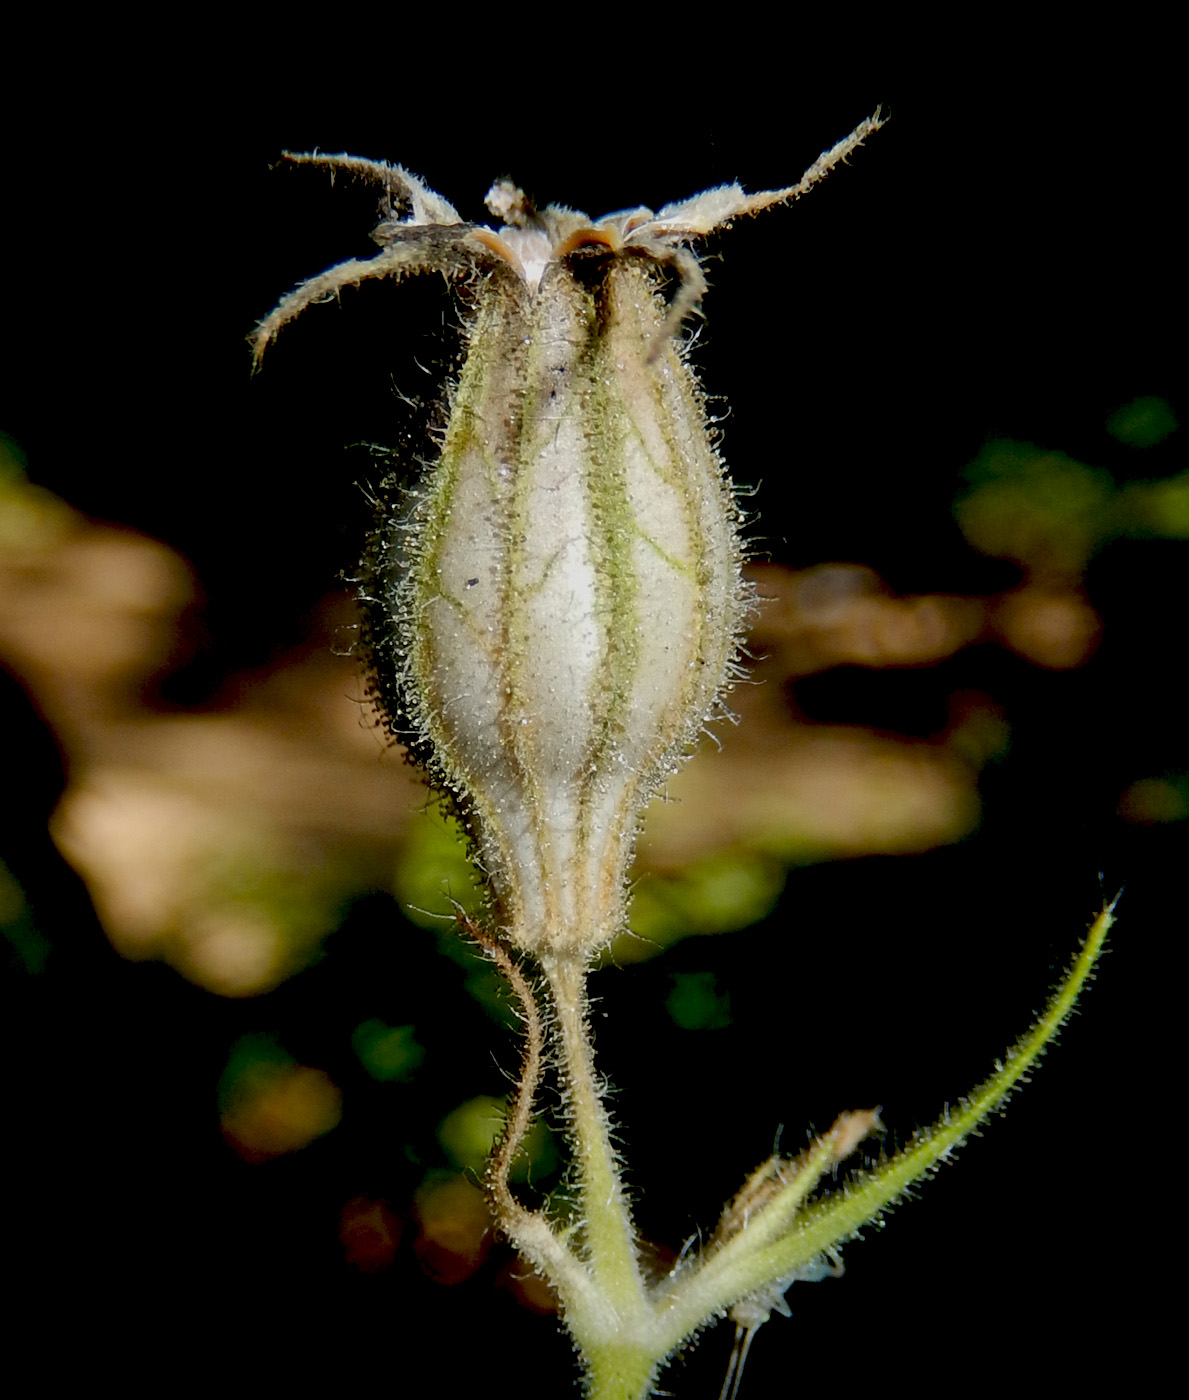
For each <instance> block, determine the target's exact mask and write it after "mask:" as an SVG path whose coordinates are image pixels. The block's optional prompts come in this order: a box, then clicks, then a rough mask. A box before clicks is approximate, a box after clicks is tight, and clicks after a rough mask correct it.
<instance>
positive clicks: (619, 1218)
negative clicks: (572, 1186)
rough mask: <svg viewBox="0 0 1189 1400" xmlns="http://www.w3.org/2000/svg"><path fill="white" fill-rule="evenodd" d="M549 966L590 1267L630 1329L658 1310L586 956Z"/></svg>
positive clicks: (547, 962) (544, 966) (549, 961)
mask: <svg viewBox="0 0 1189 1400" xmlns="http://www.w3.org/2000/svg"><path fill="white" fill-rule="evenodd" d="M541 970H542V972H543V973H544V974H545V979H546V981H547V982H548V984H549V992H550V998H551V1000H552V1002H553V1011H554V1016H555V1017H556V1020H555V1023H554V1036H555V1040H556V1043H557V1045H558V1047H559V1049H560V1051H561V1057H562V1071H563V1076H564V1082H565V1087H566V1093H567V1097H568V1109H569V1116H570V1131H571V1137H572V1140H573V1147H574V1153H575V1158H576V1165H577V1168H578V1184H579V1193H580V1197H581V1205H582V1220H583V1235H584V1239H585V1242H586V1253H587V1260H588V1265H589V1268H590V1272H591V1275H592V1277H593V1279H594V1281H595V1283H596V1285H597V1287H598V1290H599V1292H600V1293H602V1294H603V1296H604V1297H605V1298H606V1299H607V1300H608V1301H609V1302H610V1303H611V1306H612V1308H613V1309H614V1311H615V1313H616V1314H617V1318H618V1322H617V1325H618V1327H619V1328H620V1329H622V1330H624V1331H626V1332H627V1333H629V1334H630V1333H632V1332H634V1331H636V1329H637V1327H638V1326H639V1324H640V1323H641V1322H642V1321H643V1320H644V1318H645V1316H647V1315H650V1310H649V1307H648V1303H647V1301H646V1299H645V1295H644V1283H643V1280H642V1279H641V1277H640V1267H639V1259H638V1254H637V1250H636V1235H635V1230H634V1228H633V1226H632V1218H631V1213H630V1211H629V1210H628V1204H627V1200H626V1198H625V1196H624V1192H623V1183H622V1181H621V1179H620V1175H619V1164H618V1162H617V1161H616V1158H615V1149H614V1148H613V1147H612V1146H611V1136H610V1131H609V1129H610V1124H609V1122H608V1119H607V1110H606V1109H605V1108H604V1107H603V1101H602V1098H601V1096H600V1094H599V1091H598V1088H597V1087H596V1084H595V1073H594V1062H593V1051H592V1047H591V1038H590V1029H589V1026H588V1024H587V1020H586V974H587V968H586V965H585V962H584V961H582V960H579V959H575V958H567V957H564V956H563V957H561V958H552V957H551V958H542V959H541ZM575 1320H577V1319H575ZM579 1341H581V1339H579ZM584 1350H585V1348H584Z"/></svg>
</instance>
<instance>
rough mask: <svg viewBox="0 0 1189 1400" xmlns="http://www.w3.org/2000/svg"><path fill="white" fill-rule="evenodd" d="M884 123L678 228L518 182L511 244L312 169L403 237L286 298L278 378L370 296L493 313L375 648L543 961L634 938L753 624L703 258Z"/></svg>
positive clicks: (396, 566)
mask: <svg viewBox="0 0 1189 1400" xmlns="http://www.w3.org/2000/svg"><path fill="white" fill-rule="evenodd" d="M878 124H879V123H878V116H877V117H876V118H872V119H871V120H870V121H868V122H865V123H864V124H863V125H862V126H861V127H859V128H858V129H857V130H856V131H855V132H854V133H852V135H851V136H850V137H848V138H847V139H846V141H844V142H840V143H839V145H838V146H836V147H835V148H834V149H833V150H832V151H829V152H827V153H826V154H825V155H824V156H822V157H821V158H820V159H819V161H818V162H817V163H816V165H815V166H813V167H812V168H811V170H810V171H809V172H807V174H806V176H805V177H804V178H803V179H802V181H801V183H800V184H799V185H796V186H792V187H790V188H789V189H786V190H777V191H771V192H769V193H767V194H762V195H751V196H749V195H745V194H744V193H743V191H742V190H741V189H739V188H738V186H729V187H723V188H721V189H717V190H710V191H708V192H706V193H705V194H703V195H699V196H697V197H695V198H694V199H692V200H688V201H686V202H684V203H682V204H677V205H670V206H668V207H667V208H665V209H662V210H661V211H660V213H659V214H653V213H652V211H651V210H647V209H638V210H635V211H631V212H629V213H624V214H619V215H614V216H611V217H609V218H606V219H601V220H598V221H592V220H590V219H589V218H588V217H587V216H586V215H584V214H578V213H575V212H574V211H572V210H567V209H558V208H549V209H546V210H544V211H542V212H540V213H538V212H537V211H535V210H533V209H532V208H531V207H530V206H529V205H528V202H527V200H526V199H525V197H524V196H523V194H521V193H520V191H518V190H516V189H514V188H513V187H511V186H510V185H507V184H499V185H497V186H495V187H494V188H493V189H492V191H491V193H490V194H489V196H488V207H489V208H490V209H491V210H492V212H493V213H495V214H496V215H497V216H498V217H499V218H501V219H502V220H503V224H502V227H500V228H499V230H498V231H494V230H492V229H488V228H481V227H478V226H475V225H470V224H465V223H463V222H462V221H461V220H460V219H459V216H458V215H457V213H456V212H455V211H454V210H453V209H452V208H451V206H450V205H449V204H447V203H446V201H445V200H443V199H442V198H441V197H440V196H439V195H436V194H434V193H433V192H432V191H429V190H427V189H426V188H425V187H424V186H423V185H421V184H420V182H419V181H417V180H415V179H414V178H413V177H412V176H409V175H408V174H406V172H404V171H401V170H399V169H398V168H394V167H388V166H379V165H374V164H372V163H370V162H365V161H358V160H355V159H353V158H350V157H346V156H331V157H293V159H297V160H315V161H318V162H319V163H322V164H327V165H329V166H331V167H332V168H340V169H347V170H349V171H352V172H353V173H355V174H359V175H363V176H365V177H367V178H369V179H372V180H374V181H376V182H377V183H379V184H380V185H382V186H383V188H384V189H385V191H386V193H387V196H388V199H389V201H390V202H391V203H393V204H395V206H396V207H397V209H398V210H399V211H400V212H402V213H403V214H404V215H405V217H404V218H403V219H397V218H396V217H395V216H393V214H392V212H391V209H389V210H388V213H389V217H387V218H386V219H385V221H384V222H383V223H382V224H381V225H380V227H379V228H378V229H377V231H376V234H375V235H374V236H375V237H376V238H377V240H378V241H379V242H380V243H381V244H382V249H381V252H380V253H379V254H378V255H377V256H376V257H375V258H374V259H372V260H371V261H370V262H349V263H343V264H340V265H339V267H337V268H332V269H331V270H330V271H329V272H326V273H323V274H321V275H320V276H319V277H316V278H313V279H312V280H311V281H310V282H307V283H305V284H304V285H303V286H302V287H299V288H298V289H297V290H296V291H295V292H293V293H291V294H290V296H289V297H287V298H286V299H285V300H284V301H282V303H281V304H280V306H279V307H278V308H277V309H276V310H275V311H274V312H273V313H272V314H271V315H270V316H269V317H268V318H267V319H266V320H265V321H264V322H262V324H261V326H260V327H259V329H258V331H257V333H256V336H255V337H254V348H255V352H256V356H257V359H259V357H260V355H261V354H262V353H263V351H264V349H265V347H266V346H267V345H268V343H269V341H270V340H271V339H272V337H273V336H274V335H275V334H276V332H277V331H278V330H279V328H280V327H281V326H282V325H284V324H285V322H286V321H288V320H290V319H292V318H293V317H294V316H296V315H297V314H298V313H299V312H300V311H302V310H303V309H304V308H305V307H306V306H307V305H309V304H310V303H311V302H313V301H318V300H324V299H326V298H327V297H329V296H330V295H333V294H335V293H337V292H338V291H339V290H340V289H341V288H342V287H343V286H346V285H353V284H357V283H359V282H361V281H363V280H365V279H366V278H369V277H374V276H402V275H404V274H406V273H411V272H420V271H426V270H433V271H440V272H444V273H446V274H447V275H449V276H454V277H458V278H460V279H463V280H465V282H466V283H467V285H468V287H469V289H470V292H471V295H472V296H473V297H474V300H475V303H476V305H475V310H474V316H473V321H472V323H471V326H470V329H469V334H468V340H467V346H466V355H465V363H464V366H463V369H462V373H461V376H460V379H459V382H458V384H457V386H456V387H455V388H454V390H453V392H452V394H451V396H450V401H449V405H448V408H449V412H448V415H447V427H446V431H445V437H444V441H443V443H442V449H441V455H440V458H439V460H438V461H437V463H436V465H435V466H434V467H433V468H432V470H431V472H430V473H429V475H428V477H427V479H426V481H425V482H424V484H423V486H422V487H421V489H420V491H419V493H418V496H417V498H416V500H415V504H414V506H413V509H412V512H411V514H410V515H409V517H408V519H407V520H405V521H403V522H402V523H401V524H400V526H398V527H393V528H392V529H390V531H389V533H388V534H387V535H386V536H385V537H384V538H381V539H380V541H379V542H378V545H377V547H376V548H375V549H374V550H373V555H372V565H371V569H370V578H369V582H368V588H367V590H366V593H367V596H366V597H365V600H364V601H365V610H366V614H367V622H366V629H365V631H366V635H367V638H368V642H369V647H370V650H371V652H372V655H373V659H374V662H375V667H376V673H377V677H378V681H377V693H378V699H379V701H380V703H381V705H382V706H383V707H384V708H385V709H386V710H387V712H388V714H389V717H390V724H391V725H392V727H393V728H394V731H395V730H396V729H397V728H398V726H399V732H400V734H401V737H402V738H404V739H405V740H406V741H408V742H409V743H410V748H411V750H412V751H413V752H414V754H415V755H416V756H417V757H419V758H420V760H421V761H422V762H423V763H424V764H425V766H426V767H427V769H428V771H429V774H430V777H431V780H432V781H433V782H435V783H436V784H437V785H439V786H440V787H442V788H444V789H445V790H446V791H447V792H449V793H450V794H451V795H452V796H453V798H454V799H455V800H456V802H457V803H458V806H459V808H460V810H461V811H462V813H463V814H464V816H465V817H466V819H467V821H468V824H469V826H470V829H471V832H472V835H473V837H474V839H475V842H476V845H477V852H478V857H479V861H480V863H481V865H482V867H483V869H484V871H485V873H486V875H487V876H488V879H489V881H490V884H491V889H492V894H493V897H494V912H495V915H496V918H497V919H498V922H499V925H500V927H501V928H502V930H503V932H504V933H505V934H506V936H507V937H509V938H510V939H511V940H512V941H513V942H514V943H515V944H517V945H518V946H520V947H521V948H524V949H526V950H529V951H531V952H534V953H537V954H546V953H547V954H549V955H551V956H554V957H559V958H575V959H585V958H587V957H589V955H590V954H591V953H592V952H594V951H595V950H597V949H598V948H600V947H601V946H602V945H604V944H605V943H606V942H607V941H608V940H610V939H611V938H612V937H614V935H615V934H617V933H618V932H619V931H620V930H621V928H622V927H623V924H624V920H625V908H626V903H625V901H626V894H625V890H626V873H627V867H628V863H629V861H630V859H631V854H632V846H633V842H634V838H635V833H636V828H637V824H638V821H639V817H640V813H641V811H642V810H643V807H644V804H645V803H646V802H647V800H648V798H649V797H650V796H652V794H653V793H654V792H655V791H656V790H657V788H658V787H659V785H660V784H661V782H662V781H663V780H664V778H665V777H666V776H667V775H668V774H669V773H670V772H671V771H672V770H673V768H674V767H675V765H676V764H677V763H678V762H679V761H680V759H681V758H682V757H683V756H684V755H685V754H686V753H687V752H688V751H689V749H690V748H691V747H692V744H693V742H694V740H695V739H696V737H697V735H698V733H699V731H700V730H701V729H702V728H703V726H704V725H705V723H706V721H707V719H708V718H709V717H710V716H711V715H712V713H713V711H714V709H715V706H716V704H717V703H718V702H719V698H720V696H721V694H722V691H723V688H724V686H725V685H726V683H727V681H728V679H729V676H730V672H731V668H732V665H733V661H734V656H735V651H736V647H737V641H738V636H739V633H740V630H741V627H742V622H743V618H744V614H745V612H746V610H747V602H748V599H747V593H746V589H745V587H744V585H743V583H742V581H741V577H740V560H741V549H740V544H739V534H738V527H739V512H738V510H737V508H736V506H735V503H734V501H733V499H732V496H731V492H730V489H729V486H728V484H727V482H726V478H725V475H724V472H723V468H722V464H721V463H720V461H719V459H718V456H717V453H716V451H715V448H714V446H713V444H712V442H711V440H710V437H709V434H708V431H707V424H706V418H705V413H704V410H703V405H702V398H701V393H700V391H699V389H698V386H697V383H696V381H695V379H694V377H693V374H692V372H691V370H690V369H689V366H688V364H687V363H686V362H685V360H684V358H683V356H682V354H681V353H680V351H679V349H678V347H677V346H676V344H675V342H674V339H673V332H674V330H676V328H677V326H678V325H679V324H680V321H681V320H682V318H683V317H684V315H685V314H686V313H687V312H688V311H689V310H691V309H692V308H693V306H694V305H695V304H696V303H697V301H698V300H699V299H700V297H701V294H702V291H703V290H704V287H705V282H704V279H703V277H702V274H701V270H700V268H699V266H698V264H697V262H696V260H695V259H694V257H693V255H692V253H690V252H689V251H688V248H687V246H686V245H687V244H688V243H689V242H690V241H691V240H692V239H694V238H696V237H698V236H700V235H703V234H706V233H709V232H710V231H711V230H712V229H714V228H716V227H719V226H721V225H723V224H725V223H726V222H728V221H729V220H730V219H732V218H734V217H737V216H739V215H741V214H751V213H755V212H758V211H759V210H760V209H763V208H766V207H768V206H769V205H771V204H774V203H778V202H780V201H782V200H786V199H793V198H796V197H798V196H799V195H800V194H802V193H804V192H805V190H807V189H808V188H809V187H810V186H811V185H812V184H813V183H815V182H816V181H817V180H818V179H820V178H821V176H822V175H824V174H825V173H826V171H827V170H828V169H829V168H830V166H831V165H833V164H835V163H837V161H839V160H841V159H842V158H843V156H845V155H846V154H847V153H848V152H849V151H850V150H853V149H854V147H855V146H857V145H858V144H859V143H860V142H861V141H862V140H863V138H864V137H865V136H866V135H867V134H868V133H869V132H870V131H872V130H874V129H875V127H876V126H877V125H878ZM665 268H668V269H670V270H672V271H674V272H675V273H676V275H677V276H676V292H675V294H674V295H673V296H672V298H671V300H670V301H669V302H668V303H666V301H665V299H664V297H663V296H662V295H661V281H662V275H661V274H662V272H663V270H664V269H665ZM406 726H407V727H408V730H409V731H410V732H408V733H406Z"/></svg>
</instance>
